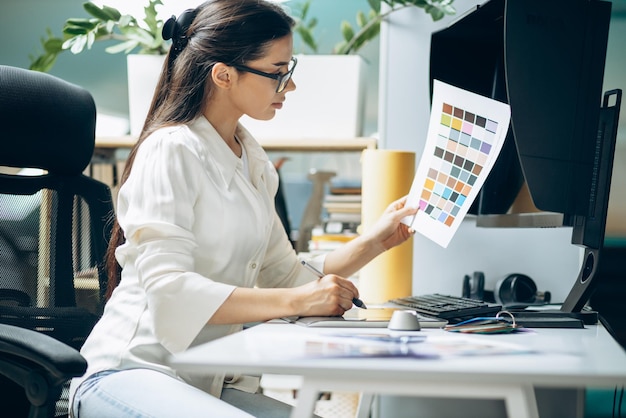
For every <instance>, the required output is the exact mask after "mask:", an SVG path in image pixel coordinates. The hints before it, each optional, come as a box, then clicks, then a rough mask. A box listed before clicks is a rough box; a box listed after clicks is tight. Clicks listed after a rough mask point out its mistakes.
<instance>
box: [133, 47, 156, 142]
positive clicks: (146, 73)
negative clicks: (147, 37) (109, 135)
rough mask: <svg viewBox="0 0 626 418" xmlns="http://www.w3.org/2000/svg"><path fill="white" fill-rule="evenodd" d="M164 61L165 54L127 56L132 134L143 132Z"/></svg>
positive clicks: (136, 135)
mask: <svg viewBox="0 0 626 418" xmlns="http://www.w3.org/2000/svg"><path fill="white" fill-rule="evenodd" d="M164 61H165V55H143V54H129V55H128V56H127V57H126V65H127V69H128V110H129V119H130V134H131V135H132V136H135V137H138V136H139V134H140V133H141V129H142V128H143V124H144V121H145V119H146V115H147V114H148V110H149V108H150V103H152V96H153V95H154V89H155V87H156V84H157V82H158V81H159V76H160V75H161V67H163V62H164Z"/></svg>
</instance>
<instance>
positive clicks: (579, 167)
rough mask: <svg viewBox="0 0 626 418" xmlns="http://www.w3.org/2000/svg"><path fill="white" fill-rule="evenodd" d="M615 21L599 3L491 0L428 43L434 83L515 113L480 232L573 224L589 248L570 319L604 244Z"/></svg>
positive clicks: (485, 195) (615, 94) (615, 102)
mask: <svg viewBox="0 0 626 418" xmlns="http://www.w3.org/2000/svg"><path fill="white" fill-rule="evenodd" d="M610 15H611V3H610V2H607V1H600V0H491V1H487V2H485V3H483V4H481V5H479V6H476V7H475V8H473V9H472V10H470V11H469V12H467V13H466V14H464V15H463V16H461V17H459V18H458V19H457V20H455V21H454V22H453V23H452V24H451V25H450V26H448V27H447V28H444V29H442V30H440V31H437V32H435V33H433V35H432V38H431V56H430V76H431V82H432V80H435V79H437V80H441V81H443V82H445V83H448V84H451V85H454V86H456V87H460V88H463V89H465V90H469V91H472V92H474V93H477V94H481V95H483V96H487V97H490V98H493V99H495V100H499V101H502V102H505V103H508V104H509V105H510V106H511V125H510V128H509V131H508V133H507V136H506V140H505V143H504V146H503V149H502V151H501V153H500V155H499V157H498V160H497V161H496V164H495V166H494V167H493V169H492V171H491V173H490V175H489V176H488V178H487V180H486V181H485V184H484V185H483V187H482V189H481V192H480V194H479V196H478V198H477V199H476V201H475V202H474V204H473V206H472V208H471V210H470V213H473V214H475V215H477V217H476V219H477V225H478V226H494V227H561V226H568V227H572V244H574V245H580V246H582V247H584V248H585V255H584V261H583V263H582V268H581V272H580V274H579V277H578V278H577V279H576V282H575V283H574V285H573V287H572V290H571V291H570V294H569V295H568V297H567V298H566V300H565V302H564V303H563V305H562V307H561V310H562V311H565V312H579V311H581V309H582V308H583V307H584V305H585V304H586V303H587V301H588V299H589V297H590V296H591V291H592V287H591V283H592V281H593V280H592V279H593V277H594V275H595V271H596V269H597V266H598V262H599V256H600V250H601V248H602V245H603V242H604V232H605V227H606V213H607V206H608V198H609V190H610V182H611V173H612V167H613V154H614V147H615V139H616V129H617V116H618V115H619V107H620V103H621V91H611V92H608V93H606V94H605V95H604V98H603V95H602V85H603V79H604V65H605V58H606V47H607V40H608V29H609V22H610ZM431 85H432V84H431Z"/></svg>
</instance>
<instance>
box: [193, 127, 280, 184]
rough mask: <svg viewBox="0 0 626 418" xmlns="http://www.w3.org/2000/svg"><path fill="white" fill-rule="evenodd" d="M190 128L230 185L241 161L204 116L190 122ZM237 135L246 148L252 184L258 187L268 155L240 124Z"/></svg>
mask: <svg viewBox="0 0 626 418" xmlns="http://www.w3.org/2000/svg"><path fill="white" fill-rule="evenodd" d="M188 126H189V129H190V130H191V132H192V133H194V134H195V135H196V136H197V137H198V138H200V139H201V142H202V143H203V144H205V146H206V147H207V150H208V152H209V157H210V158H211V159H212V160H213V162H214V164H215V165H216V166H217V167H218V168H219V170H220V172H221V173H222V175H223V177H224V181H225V182H226V183H227V184H230V183H231V181H232V179H233V177H234V176H235V173H236V171H237V167H238V166H239V165H240V164H242V162H241V159H240V158H239V157H237V156H236V155H235V153H233V151H232V150H231V149H230V148H229V147H228V145H227V144H226V142H225V141H224V140H223V139H222V137H221V136H220V135H219V133H218V132H217V131H216V130H215V128H214V127H213V125H211V123H210V122H209V121H208V119H206V118H205V117H204V116H199V117H198V118H196V119H195V120H193V121H192V122H190V123H189V125H188ZM235 135H237V138H238V139H239V141H240V142H241V144H242V146H244V147H245V148H246V153H247V155H248V163H249V168H250V178H251V180H252V184H254V185H256V184H257V182H258V179H259V178H260V177H261V175H262V173H263V170H264V169H265V164H267V162H268V158H267V154H266V153H265V151H264V150H263V148H262V147H261V145H259V143H258V142H257V141H256V140H255V139H254V138H253V137H252V135H250V133H249V132H248V131H247V130H246V129H245V128H244V127H243V126H242V125H241V124H239V123H238V124H237V128H236V130H235Z"/></svg>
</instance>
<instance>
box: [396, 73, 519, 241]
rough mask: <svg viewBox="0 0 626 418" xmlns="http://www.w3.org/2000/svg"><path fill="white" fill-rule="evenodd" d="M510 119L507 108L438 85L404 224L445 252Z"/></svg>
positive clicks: (462, 91) (482, 179) (503, 135)
mask: <svg viewBox="0 0 626 418" xmlns="http://www.w3.org/2000/svg"><path fill="white" fill-rule="evenodd" d="M510 120H511V110H510V107H509V105H507V104H505V103H502V102H498V101H496V100H492V99H489V98H487V97H483V96H480V95H478V94H474V93H471V92H468V91H465V90H462V89H459V88H456V87H453V86H450V85H448V84H445V83H442V82H440V81H438V80H435V82H434V89H433V101H432V109H431V115H430V123H429V125H428V137H427V139H426V147H425V148H424V152H423V153H422V157H421V160H420V163H419V165H418V168H417V171H416V173H415V178H414V179H413V184H412V185H411V190H410V192H409V197H408V200H407V204H408V205H411V206H419V208H420V210H419V211H418V213H417V214H416V215H415V216H411V217H407V218H405V219H403V221H402V222H403V223H405V224H407V225H408V226H410V227H412V228H413V229H415V231H416V232H419V233H420V234H422V235H424V236H426V237H427V238H429V239H431V240H433V241H434V242H436V243H437V244H439V245H441V246H442V247H444V248H446V247H447V246H448V244H449V243H450V241H451V240H452V237H453V236H454V233H455V232H456V231H457V229H458V228H459V225H460V224H461V222H462V221H463V218H464V217H465V215H466V214H467V211H468V210H469V208H470V206H471V205H472V202H473V201H474V199H475V198H476V196H477V195H478V192H479V191H480V188H481V187H482V185H483V183H484V182H485V179H486V178H487V175H488V174H489V172H490V171H491V168H492V167H493V165H494V163H495V161H496V159H497V157H498V154H499V153H500V150H501V149H502V145H503V144H504V139H505V137H506V133H507V131H508V129H509V122H510Z"/></svg>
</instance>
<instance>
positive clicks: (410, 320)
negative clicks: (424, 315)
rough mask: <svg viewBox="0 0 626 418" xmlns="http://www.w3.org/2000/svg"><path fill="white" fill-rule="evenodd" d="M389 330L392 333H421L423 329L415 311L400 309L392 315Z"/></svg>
mask: <svg viewBox="0 0 626 418" xmlns="http://www.w3.org/2000/svg"><path fill="white" fill-rule="evenodd" d="M387 329H389V330H391V331H419V330H420V329H422V327H421V326H420V321H419V319H418V318H417V314H416V313H415V312H414V311H410V310H402V309H399V310H397V311H395V312H394V313H393V314H392V315H391V319H390V320H389V324H388V325H387Z"/></svg>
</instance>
